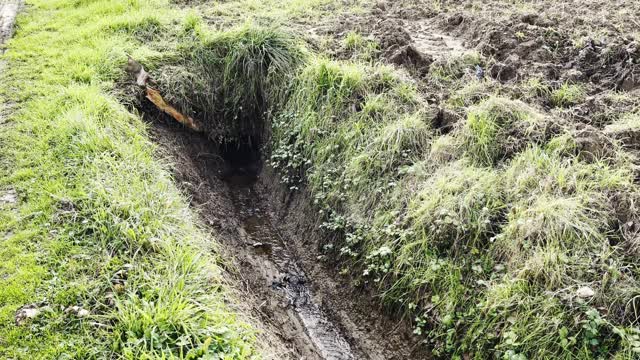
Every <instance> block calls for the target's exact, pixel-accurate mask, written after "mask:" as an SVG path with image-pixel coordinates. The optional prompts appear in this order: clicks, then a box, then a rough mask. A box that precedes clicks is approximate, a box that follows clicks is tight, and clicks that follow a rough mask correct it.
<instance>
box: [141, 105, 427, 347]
mask: <svg viewBox="0 0 640 360" xmlns="http://www.w3.org/2000/svg"><path fill="white" fill-rule="evenodd" d="M149 105H150V104H149ZM152 108H153V107H151V106H150V107H149V108H146V109H144V110H148V111H144V112H143V113H144V114H145V118H146V120H147V121H148V122H149V123H150V124H151V133H152V137H153V138H154V140H155V141H156V142H157V143H158V144H160V148H161V151H162V152H163V153H164V154H165V155H166V156H167V157H169V158H171V159H172V163H173V164H175V165H174V169H173V170H174V176H175V178H176V181H177V182H178V184H179V185H181V187H182V188H183V190H184V192H185V193H186V194H187V195H188V196H190V198H191V205H192V207H193V208H194V209H195V210H196V212H197V213H198V214H200V216H201V217H202V218H203V220H204V221H205V223H207V224H208V225H209V226H210V227H211V229H212V230H213V232H214V234H215V236H216V240H217V241H218V242H221V243H222V247H223V248H222V249H221V251H222V253H223V256H225V257H228V258H231V259H232V262H233V264H234V268H235V269H236V270H237V271H236V272H235V273H237V277H238V279H237V282H238V283H240V284H243V285H244V287H245V289H242V290H243V293H244V294H245V295H246V297H244V298H243V299H244V300H246V301H247V304H246V307H247V308H249V309H250V311H251V312H253V313H254V315H255V316H256V317H257V318H258V319H259V320H258V321H259V322H260V323H261V324H260V325H261V326H264V328H265V329H266V331H267V332H271V333H274V334H275V336H274V337H275V338H277V340H276V341H275V342H278V343H280V344H278V345H276V346H275V348H279V349H280V350H279V352H278V353H276V354H271V355H267V358H271V359H301V358H304V359H331V360H334V359H335V360H350V359H375V360H377V359H423V358H428V356H426V355H425V354H424V353H421V350H420V349H421V347H420V346H417V345H416V344H417V339H415V338H414V337H412V336H411V335H410V329H408V327H407V326H406V325H404V323H403V322H401V321H399V320H398V319H395V320H393V319H392V318H391V317H389V316H387V315H385V314H383V313H382V311H381V309H380V307H379V306H372V304H373V303H374V302H373V301H372V300H371V298H370V297H369V295H368V294H365V293H357V292H354V291H353V289H350V287H349V286H347V285H345V284H340V283H339V282H338V281H336V279H335V278H336V277H337V275H336V274H335V271H334V272H332V271H330V269H328V271H324V270H318V269H319V268H324V267H325V266H321V265H320V264H319V261H318V260H317V258H316V250H317V249H310V248H308V246H309V242H308V239H309V237H310V234H309V233H307V232H296V231H294V232H291V231H289V229H291V227H288V228H287V227H286V226H284V224H285V223H286V222H288V221H289V222H290V223H299V222H300V219H293V217H294V216H300V217H301V216H305V215H304V214H302V213H300V214H298V215H292V214H288V215H286V217H285V218H284V219H283V218H282V217H280V216H278V215H277V214H278V213H281V210H282V209H283V207H285V206H286V205H285V204H284V203H283V201H281V200H282V199H276V200H274V198H275V197H274V196H272V195H273V193H271V194H269V193H266V192H268V191H269V190H268V189H266V187H265V186H264V184H265V183H269V184H270V186H268V187H269V188H272V189H273V188H275V187H277V186H276V184H274V183H276V182H277V180H275V178H273V179H271V178H269V175H268V174H269V173H270V171H263V170H264V168H265V165H264V164H263V161H262V158H263V154H262V153H261V147H262V145H263V144H262V141H261V139H257V138H255V137H240V138H239V139H237V140H236V141H231V142H227V143H225V144H218V143H216V142H214V141H212V140H210V139H209V138H207V136H206V135H204V134H203V133H198V132H194V131H192V130H189V129H187V128H185V127H183V126H182V125H180V124H178V123H177V122H175V121H174V120H173V119H172V118H170V117H169V116H167V115H165V114H162V113H160V112H158V111H157V110H149V109H152ZM316 217H317V216H316ZM348 288H349V289H350V290H346V289H348ZM365 299H366V300H365ZM283 349H286V350H283Z"/></svg>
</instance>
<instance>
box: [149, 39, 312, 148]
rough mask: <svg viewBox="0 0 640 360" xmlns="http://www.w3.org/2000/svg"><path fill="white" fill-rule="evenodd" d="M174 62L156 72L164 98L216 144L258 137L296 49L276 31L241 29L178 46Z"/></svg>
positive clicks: (295, 60)
mask: <svg viewBox="0 0 640 360" xmlns="http://www.w3.org/2000/svg"><path fill="white" fill-rule="evenodd" d="M178 57H179V58H180V60H179V61H177V63H175V64H170V65H167V66H164V67H162V68H161V69H160V70H159V73H160V76H159V77H158V79H157V80H158V82H159V84H160V86H161V88H162V93H163V95H164V96H165V98H166V100H167V101H168V102H170V103H171V104H173V105H175V106H176V107H177V108H178V109H179V110H180V111H181V112H182V113H184V114H186V115H188V116H191V117H192V118H194V119H195V120H196V121H199V122H200V123H201V124H202V126H203V127H204V128H205V129H206V131H207V132H209V134H210V135H211V136H212V137H213V138H215V139H216V140H218V141H233V140H237V139H238V137H239V136H241V135H242V136H253V137H259V136H260V135H261V134H262V131H263V130H264V127H263V124H264V117H265V112H266V111H267V110H268V108H269V106H271V105H275V104H278V103H279V102H280V101H279V100H278V98H279V97H280V96H283V95H284V94H285V92H284V89H285V88H286V87H287V84H288V82H289V81H290V80H291V77H292V75H293V74H294V73H295V71H296V69H297V68H298V66H299V65H301V64H302V63H303V61H304V53H303V51H302V47H301V46H300V45H299V44H298V43H297V42H296V40H295V39H294V38H293V37H292V36H291V35H289V34H287V33H284V32H283V31H281V30H277V29H269V28H259V27H253V26H244V27H242V28H240V29H237V30H232V31H224V32H216V33H204V32H201V35H200V36H197V37H195V39H193V40H192V41H188V42H186V43H183V44H182V48H181V50H180V51H179V56H178Z"/></svg>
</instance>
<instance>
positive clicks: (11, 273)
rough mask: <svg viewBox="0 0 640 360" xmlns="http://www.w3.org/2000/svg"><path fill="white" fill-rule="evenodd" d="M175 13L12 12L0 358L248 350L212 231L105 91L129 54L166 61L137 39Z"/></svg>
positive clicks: (119, 9)
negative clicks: (14, 17) (205, 227)
mask: <svg viewBox="0 0 640 360" xmlns="http://www.w3.org/2000/svg"><path fill="white" fill-rule="evenodd" d="M182 17H183V14H182V13H181V12H180V11H177V10H176V9H175V8H171V7H170V5H169V4H167V3H165V2H163V1H120V0H113V1H68V0H58V1H33V2H30V3H29V5H28V7H27V8H26V10H25V14H23V15H21V16H20V18H19V21H18V31H17V33H16V36H15V38H14V39H13V40H11V41H10V43H9V44H8V47H9V51H8V52H7V53H6V54H5V56H4V57H3V59H2V60H3V61H6V62H7V67H6V68H5V69H4V71H3V73H2V77H1V81H2V89H1V90H0V94H1V96H2V101H3V103H4V104H5V106H7V107H9V106H10V111H6V112H5V113H4V114H5V115H6V117H4V118H2V119H1V123H0V126H1V127H2V132H1V134H0V144H1V147H0V159H1V161H0V174H1V176H0V179H1V180H0V195H2V196H3V197H4V199H5V200H6V201H3V202H0V243H1V244H2V246H1V247H0V357H2V358H14V359H22V358H35V359H54V358H75V359H91V358H112V357H118V358H120V357H122V358H129V359H151V358H154V359H155V358H173V357H179V358H198V357H202V356H205V357H207V358H212V357H211V356H213V358H225V359H246V358H252V357H254V356H257V352H256V350H255V346H254V345H253V344H254V341H255V334H254V332H253V331H252V330H251V329H249V328H248V326H246V325H244V324H243V321H242V320H241V319H239V317H238V316H237V315H236V314H234V312H233V311H232V310H231V309H230V307H229V306H228V302H229V301H232V299H229V295H228V293H226V291H225V288H226V285H225V284H224V281H223V273H222V272H221V270H220V268H219V267H218V266H217V265H216V264H217V263H219V261H220V259H217V258H216V256H215V251H214V249H213V247H214V244H212V243H211V240H210V239H211V238H210V237H209V236H208V235H207V233H206V232H205V231H203V230H202V229H201V228H199V227H198V225H197V221H196V220H195V218H194V216H193V214H192V213H191V211H190V210H189V209H188V208H187V205H186V200H185V199H184V197H183V196H182V195H181V194H180V193H179V192H178V190H177V189H176V187H175V185H174V184H173V183H172V179H171V177H170V176H169V174H168V172H167V166H166V164H164V163H163V162H162V161H159V159H158V158H157V156H156V154H155V150H154V146H153V145H152V144H151V143H150V141H149V139H148V137H147V131H146V129H145V125H144V124H143V123H142V122H141V121H140V119H139V117H138V116H136V115H133V114H131V113H130V112H128V111H127V110H126V108H125V107H123V105H121V104H120V103H118V102H117V100H116V96H115V92H114V88H115V84H116V81H117V80H118V79H121V78H122V77H123V69H124V65H125V64H126V61H127V57H126V54H127V53H128V54H131V55H132V56H133V57H135V58H138V59H145V60H148V62H151V60H149V59H156V60H157V59H162V58H164V55H163V54H162V53H161V52H159V51H158V50H162V49H161V48H157V49H153V48H152V47H150V46H147V45H146V42H147V41H149V40H150V39H151V38H154V37H159V36H158V35H163V34H165V33H166V34H169V35H167V36H166V37H167V38H169V39H171V40H170V41H173V40H176V41H177V40H180V37H181V36H182V37H185V36H186V35H184V33H183V31H184V27H188V25H187V24H188V22H189V20H188V18H187V20H186V22H182V20H181V18H182ZM163 38H164V36H163ZM162 45H163V46H164V47H165V48H169V49H170V48H172V47H173V46H174V45H175V44H172V43H171V42H167V40H165V43H163V44H162ZM13 194H17V199H15V200H17V201H14V199H13ZM29 304H33V306H32V309H34V310H32V311H29V312H23V313H22V314H23V315H25V316H26V317H27V318H26V319H23V321H21V323H20V325H17V324H16V322H15V321H16V319H15V316H16V311H17V310H18V309H19V308H21V307H22V306H24V305H29ZM34 315H35V316H34Z"/></svg>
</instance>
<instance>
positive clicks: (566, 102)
mask: <svg viewBox="0 0 640 360" xmlns="http://www.w3.org/2000/svg"><path fill="white" fill-rule="evenodd" d="M585 95H586V92H585V88H584V87H583V86H581V85H575V84H567V83H564V84H562V86H560V87H559V88H557V89H555V90H553V91H552V92H551V96H550V98H549V101H550V102H551V104H552V105H553V106H560V107H567V106H572V105H576V104H578V103H580V102H582V101H584V97H585Z"/></svg>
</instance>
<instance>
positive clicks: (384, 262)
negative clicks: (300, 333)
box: [271, 60, 640, 359]
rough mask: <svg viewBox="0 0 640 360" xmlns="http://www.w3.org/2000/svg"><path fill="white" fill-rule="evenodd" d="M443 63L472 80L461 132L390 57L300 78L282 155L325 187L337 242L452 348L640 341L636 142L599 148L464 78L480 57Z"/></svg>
mask: <svg viewBox="0 0 640 360" xmlns="http://www.w3.org/2000/svg"><path fill="white" fill-rule="evenodd" d="M474 62H475V60H474V61H472V62H469V66H470V65H471V64H472V63H474ZM463 63H464V62H463ZM451 64H454V62H453V61H452V62H451ZM436 66H440V67H434V68H432V74H431V76H432V78H430V79H428V80H427V81H428V82H431V83H434V84H440V83H441V82H442V81H443V80H445V81H447V82H449V83H450V84H452V87H453V88H454V89H459V93H458V92H457V91H456V90H454V93H453V94H452V96H451V97H450V98H449V99H450V100H449V105H452V106H454V107H457V108H458V110H461V111H464V112H466V121H464V123H463V124H461V126H457V125H456V126H455V127H454V128H453V129H452V130H451V132H449V133H447V134H441V133H440V132H438V131H436V130H435V129H432V128H431V126H430V124H431V123H432V122H433V120H434V118H435V117H436V114H437V111H436V109H435V108H433V107H431V106H429V105H427V104H426V103H425V102H424V101H422V99H421V98H420V97H419V95H418V94H417V93H415V92H407V91H406V89H411V87H412V84H411V83H408V82H407V81H406V80H404V79H402V78H401V77H400V76H398V75H396V74H395V72H394V71H393V70H390V69H388V68H386V67H383V66H379V65H375V64H374V65H365V64H362V63H358V62H336V61H328V60H320V61H313V62H311V63H309V64H307V65H305V66H304V67H303V69H302V70H301V72H300V73H299V75H298V76H297V79H296V80H295V81H294V83H293V85H292V94H291V97H290V98H289V99H288V101H286V104H285V105H284V106H282V107H281V108H282V109H283V111H281V112H279V113H277V114H275V116H274V118H273V121H272V124H271V125H272V132H273V134H274V141H273V144H272V146H273V149H272V152H271V165H272V166H273V167H275V168H276V169H277V170H279V171H280V174H281V176H282V180H283V182H284V183H285V184H286V185H287V186H289V187H290V188H291V189H292V190H295V189H298V188H300V187H303V186H304V187H306V189H307V190H308V191H309V193H310V195H311V196H312V201H313V202H314V203H315V204H316V207H317V209H318V211H319V213H320V216H322V218H323V219H324V223H323V224H322V226H321V228H322V229H323V231H325V232H326V233H327V235H328V237H327V238H328V239H329V240H328V241H329V243H328V244H325V246H324V249H325V251H326V252H327V255H328V256H335V257H338V258H339V259H341V262H340V267H341V272H342V273H350V274H351V276H352V279H354V280H353V281H354V282H355V284H359V285H363V286H367V287H369V288H371V289H373V290H375V291H376V292H377V293H378V295H379V296H380V298H381V299H382V300H383V302H384V303H385V304H386V305H387V306H388V308H390V309H395V310H396V311H399V312H401V313H402V314H404V315H405V316H407V317H410V318H411V319H412V320H413V321H412V323H413V325H414V329H415V333H416V334H419V335H423V336H425V339H426V341H427V342H428V343H429V344H430V345H431V347H432V349H433V352H434V354H435V355H436V356H437V357H439V358H455V359H461V358H466V357H468V356H471V357H472V358H475V359H488V358H501V359H550V358H553V359H593V358H599V357H603V358H607V357H613V358H625V359H626V358H631V357H632V356H634V355H631V354H635V355H637V352H638V351H639V350H638V349H639V348H638V347H637V345H633V344H638V342H637V341H638V332H639V331H638V328H637V325H636V323H635V317H634V315H633V314H631V313H630V309H629V308H628V307H627V306H626V305H622V304H629V303H634V301H635V300H634V297H635V294H636V291H637V289H639V288H640V286H639V285H640V282H639V281H638V278H637V266H636V265H634V264H633V260H631V259H633V256H631V255H630V253H629V252H628V250H627V249H628V248H627V246H630V244H631V243H633V239H632V237H629V236H628V235H625V234H624V233H623V232H622V231H621V229H620V227H619V226H618V224H619V223H620V222H621V221H624V220H622V219H624V218H625V217H624V216H622V215H621V214H620V213H619V206H618V205H617V204H618V201H622V202H624V203H627V201H634V200H632V199H635V198H636V194H637V188H636V187H635V185H633V172H632V165H631V163H630V162H629V157H628V156H627V155H625V154H624V153H622V152H621V149H620V147H618V146H617V145H615V146H612V147H611V149H610V150H611V151H609V152H607V153H606V154H605V153H603V154H595V155H594V156H585V154H583V153H582V152H583V151H586V150H583V149H582V148H581V147H580V146H579V143H578V141H579V140H578V139H577V138H576V137H575V132H572V130H571V129H570V128H564V127H563V126H562V124H555V125H554V126H555V128H553V127H552V126H551V125H552V121H551V120H550V119H549V118H548V116H547V115H544V114H543V113H542V110H539V109H537V108H534V107H532V106H530V105H528V104H526V103H524V102H522V101H519V100H513V99H510V98H508V97H506V96H504V95H500V96H498V95H487V94H486V93H487V92H486V91H485V84H484V83H469V84H468V85H467V86H460V83H459V82H460V81H462V80H460V79H462V78H459V79H458V77H460V76H463V74H462V73H463V72H464V71H466V70H465V69H466V68H467V65H463V66H462V67H457V66H454V65H450V66H449V67H446V66H444V67H443V66H442V65H436ZM456 79H458V80H456ZM541 95H542V93H541ZM483 99H484V100H483ZM614 194H615V195H614ZM618 196H621V198H620V199H622V200H619V199H616V197H618ZM625 216H626V215H625ZM629 256H631V257H629ZM623 269H624V270H623ZM627 269H628V270H627ZM605 279H606V280H605ZM581 287H587V288H588V289H591V290H592V291H593V292H594V294H595V295H594V296H593V297H592V298H588V299H584V298H581V297H579V296H578V295H577V291H578V289H580V288H581ZM623 289H624V290H623Z"/></svg>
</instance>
